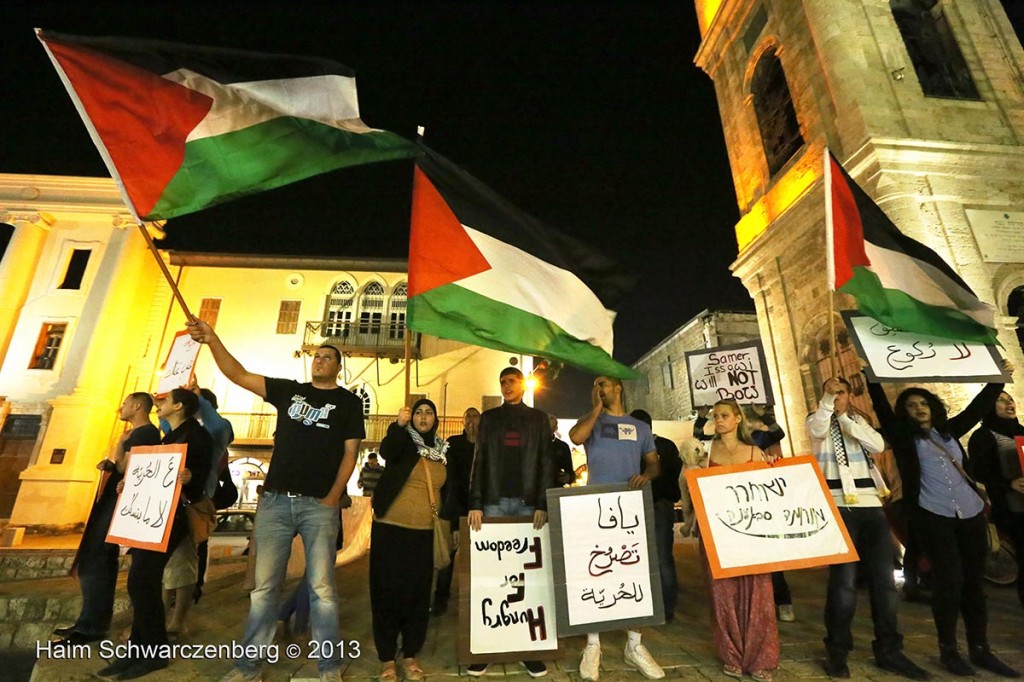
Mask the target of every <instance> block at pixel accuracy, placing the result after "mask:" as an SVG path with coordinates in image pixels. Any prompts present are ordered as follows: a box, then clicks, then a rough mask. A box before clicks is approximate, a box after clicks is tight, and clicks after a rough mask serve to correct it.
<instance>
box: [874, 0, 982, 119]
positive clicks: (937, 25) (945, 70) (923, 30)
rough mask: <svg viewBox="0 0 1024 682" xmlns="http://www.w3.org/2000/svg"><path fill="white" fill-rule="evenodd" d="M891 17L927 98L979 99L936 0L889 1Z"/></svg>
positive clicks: (954, 38) (968, 71)
mask: <svg viewBox="0 0 1024 682" xmlns="http://www.w3.org/2000/svg"><path fill="white" fill-rule="evenodd" d="M889 7H890V9H891V10H892V16H893V18H894V19H895V20H896V26H898V27H899V29H900V35H901V36H902V37H903V44H904V45H905V46H906V48H907V54H908V55H910V61H911V62H912V63H913V65H914V72H915V73H916V74H917V80H918V81H919V82H920V83H921V90H923V91H924V94H925V95H926V96H927V97H952V98H957V99H981V97H980V96H979V95H978V88H977V87H975V85H974V79H973V78H971V72H970V69H968V68H967V62H966V61H964V55H963V52H961V51H960V46H959V45H957V42H956V37H955V36H954V35H953V31H952V30H951V29H950V26H949V22H948V21H947V20H946V15H945V13H944V12H943V11H942V3H941V2H939V1H938V0H889Z"/></svg>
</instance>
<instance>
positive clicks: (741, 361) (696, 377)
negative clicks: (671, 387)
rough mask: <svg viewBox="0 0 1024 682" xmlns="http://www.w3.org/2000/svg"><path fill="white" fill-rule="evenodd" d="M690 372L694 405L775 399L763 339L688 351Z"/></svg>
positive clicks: (771, 401)
mask: <svg viewBox="0 0 1024 682" xmlns="http://www.w3.org/2000/svg"><path fill="white" fill-rule="evenodd" d="M686 371H687V374H688V375H689V377H690V399H691V400H692V403H693V406H694V407H710V406H711V405H714V404H715V403H716V402H718V401H719V400H730V399H731V400H735V401H736V402H738V403H740V404H741V405H750V404H753V403H758V404H762V405H771V404H774V402H775V398H774V397H773V396H772V385H771V382H770V381H769V380H768V368H767V366H766V365H765V363H764V349H763V348H762V347H761V342H760V341H757V340H754V341H744V342H743V343H735V344H732V345H729V346H719V347H717V348H702V349H700V350H694V351H688V352H687V353H686Z"/></svg>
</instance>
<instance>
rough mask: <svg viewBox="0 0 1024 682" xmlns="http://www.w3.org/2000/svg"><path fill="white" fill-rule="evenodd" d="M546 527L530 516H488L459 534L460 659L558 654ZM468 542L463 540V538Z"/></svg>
mask: <svg viewBox="0 0 1024 682" xmlns="http://www.w3.org/2000/svg"><path fill="white" fill-rule="evenodd" d="M549 529H550V526H549V525H545V526H544V527H543V528H541V529H540V530H535V529H534V527H533V517H532V516H531V517H528V518H527V517H521V518H488V519H485V520H484V523H483V526H482V527H481V528H480V530H479V531H470V529H469V526H468V524H467V523H466V519H465V518H463V519H462V525H461V532H460V533H459V536H460V538H465V539H464V540H462V542H463V544H462V546H461V547H460V548H459V553H458V558H457V567H458V570H459V630H458V647H457V648H458V659H459V663H463V664H471V663H509V662H518V661H522V660H545V659H554V658H557V657H558V656H559V654H560V652H559V647H558V635H559V632H558V625H557V623H556V620H555V581H554V564H553V562H552V555H551V540H550V537H549V535H550V531H549ZM467 540H468V541H467Z"/></svg>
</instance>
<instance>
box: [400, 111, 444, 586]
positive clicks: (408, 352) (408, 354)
mask: <svg viewBox="0 0 1024 682" xmlns="http://www.w3.org/2000/svg"><path fill="white" fill-rule="evenodd" d="M426 132H427V129H426V128H424V127H423V126H417V127H416V142H417V143H420V142H423V135H424V133H426ZM414 172H415V171H414ZM413 182H414V183H415V179H414V180H413ZM408 314H409V311H408V310H406V316H407V318H408ZM411 361H412V334H411V332H410V331H409V325H408V324H406V325H405V404H406V405H407V406H409V407H412V405H411V404H410V403H409V398H410V396H411V395H412V393H411V390H410V384H411V381H412V376H411V375H412V368H411V364H412V363H411ZM437 418H438V421H440V419H441V415H437ZM435 575H436V571H435Z"/></svg>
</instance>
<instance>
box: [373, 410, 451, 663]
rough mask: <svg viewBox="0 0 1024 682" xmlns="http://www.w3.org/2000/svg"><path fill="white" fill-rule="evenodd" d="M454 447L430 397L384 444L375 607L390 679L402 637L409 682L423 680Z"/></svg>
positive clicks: (376, 499)
mask: <svg viewBox="0 0 1024 682" xmlns="http://www.w3.org/2000/svg"><path fill="white" fill-rule="evenodd" d="M447 449H448V444H447V443H446V442H445V441H444V440H442V439H441V438H440V437H439V436H438V435H437V408H436V407H435V406H434V403H432V402H431V401H429V400H427V399H425V398H424V399H421V400H417V401H416V403H415V404H414V405H413V406H412V408H408V407H403V408H402V410H401V411H400V412H399V413H398V420H397V421H396V422H395V423H393V424H391V426H389V427H388V432H387V435H386V436H385V437H384V440H383V441H382V442H381V444H380V454H381V456H382V457H383V458H384V460H385V462H387V466H386V467H385V468H384V473H383V474H382V475H381V477H380V481H379V482H378V483H377V488H376V490H375V491H374V493H373V516H374V518H373V529H372V536H371V541H370V607H371V612H372V614H373V640H374V644H375V646H376V648H377V658H378V659H380V662H381V670H380V679H381V680H382V682H394V680H396V679H397V676H398V673H397V671H396V669H395V657H396V655H397V653H398V638H399V636H401V638H402V657H403V661H402V667H403V668H404V677H405V679H406V680H421V679H423V669H422V668H421V667H420V665H419V663H417V662H416V654H417V653H419V651H420V649H421V648H422V647H423V643H424V641H425V640H426V636H427V621H428V619H429V617H430V588H431V583H432V581H433V574H434V530H433V529H434V513H435V509H436V506H437V505H439V504H440V503H439V502H438V500H439V499H440V495H441V486H442V485H444V481H445V461H446V456H445V453H446V451H447ZM431 499H433V500H434V504H433V505H432V504H431Z"/></svg>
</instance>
